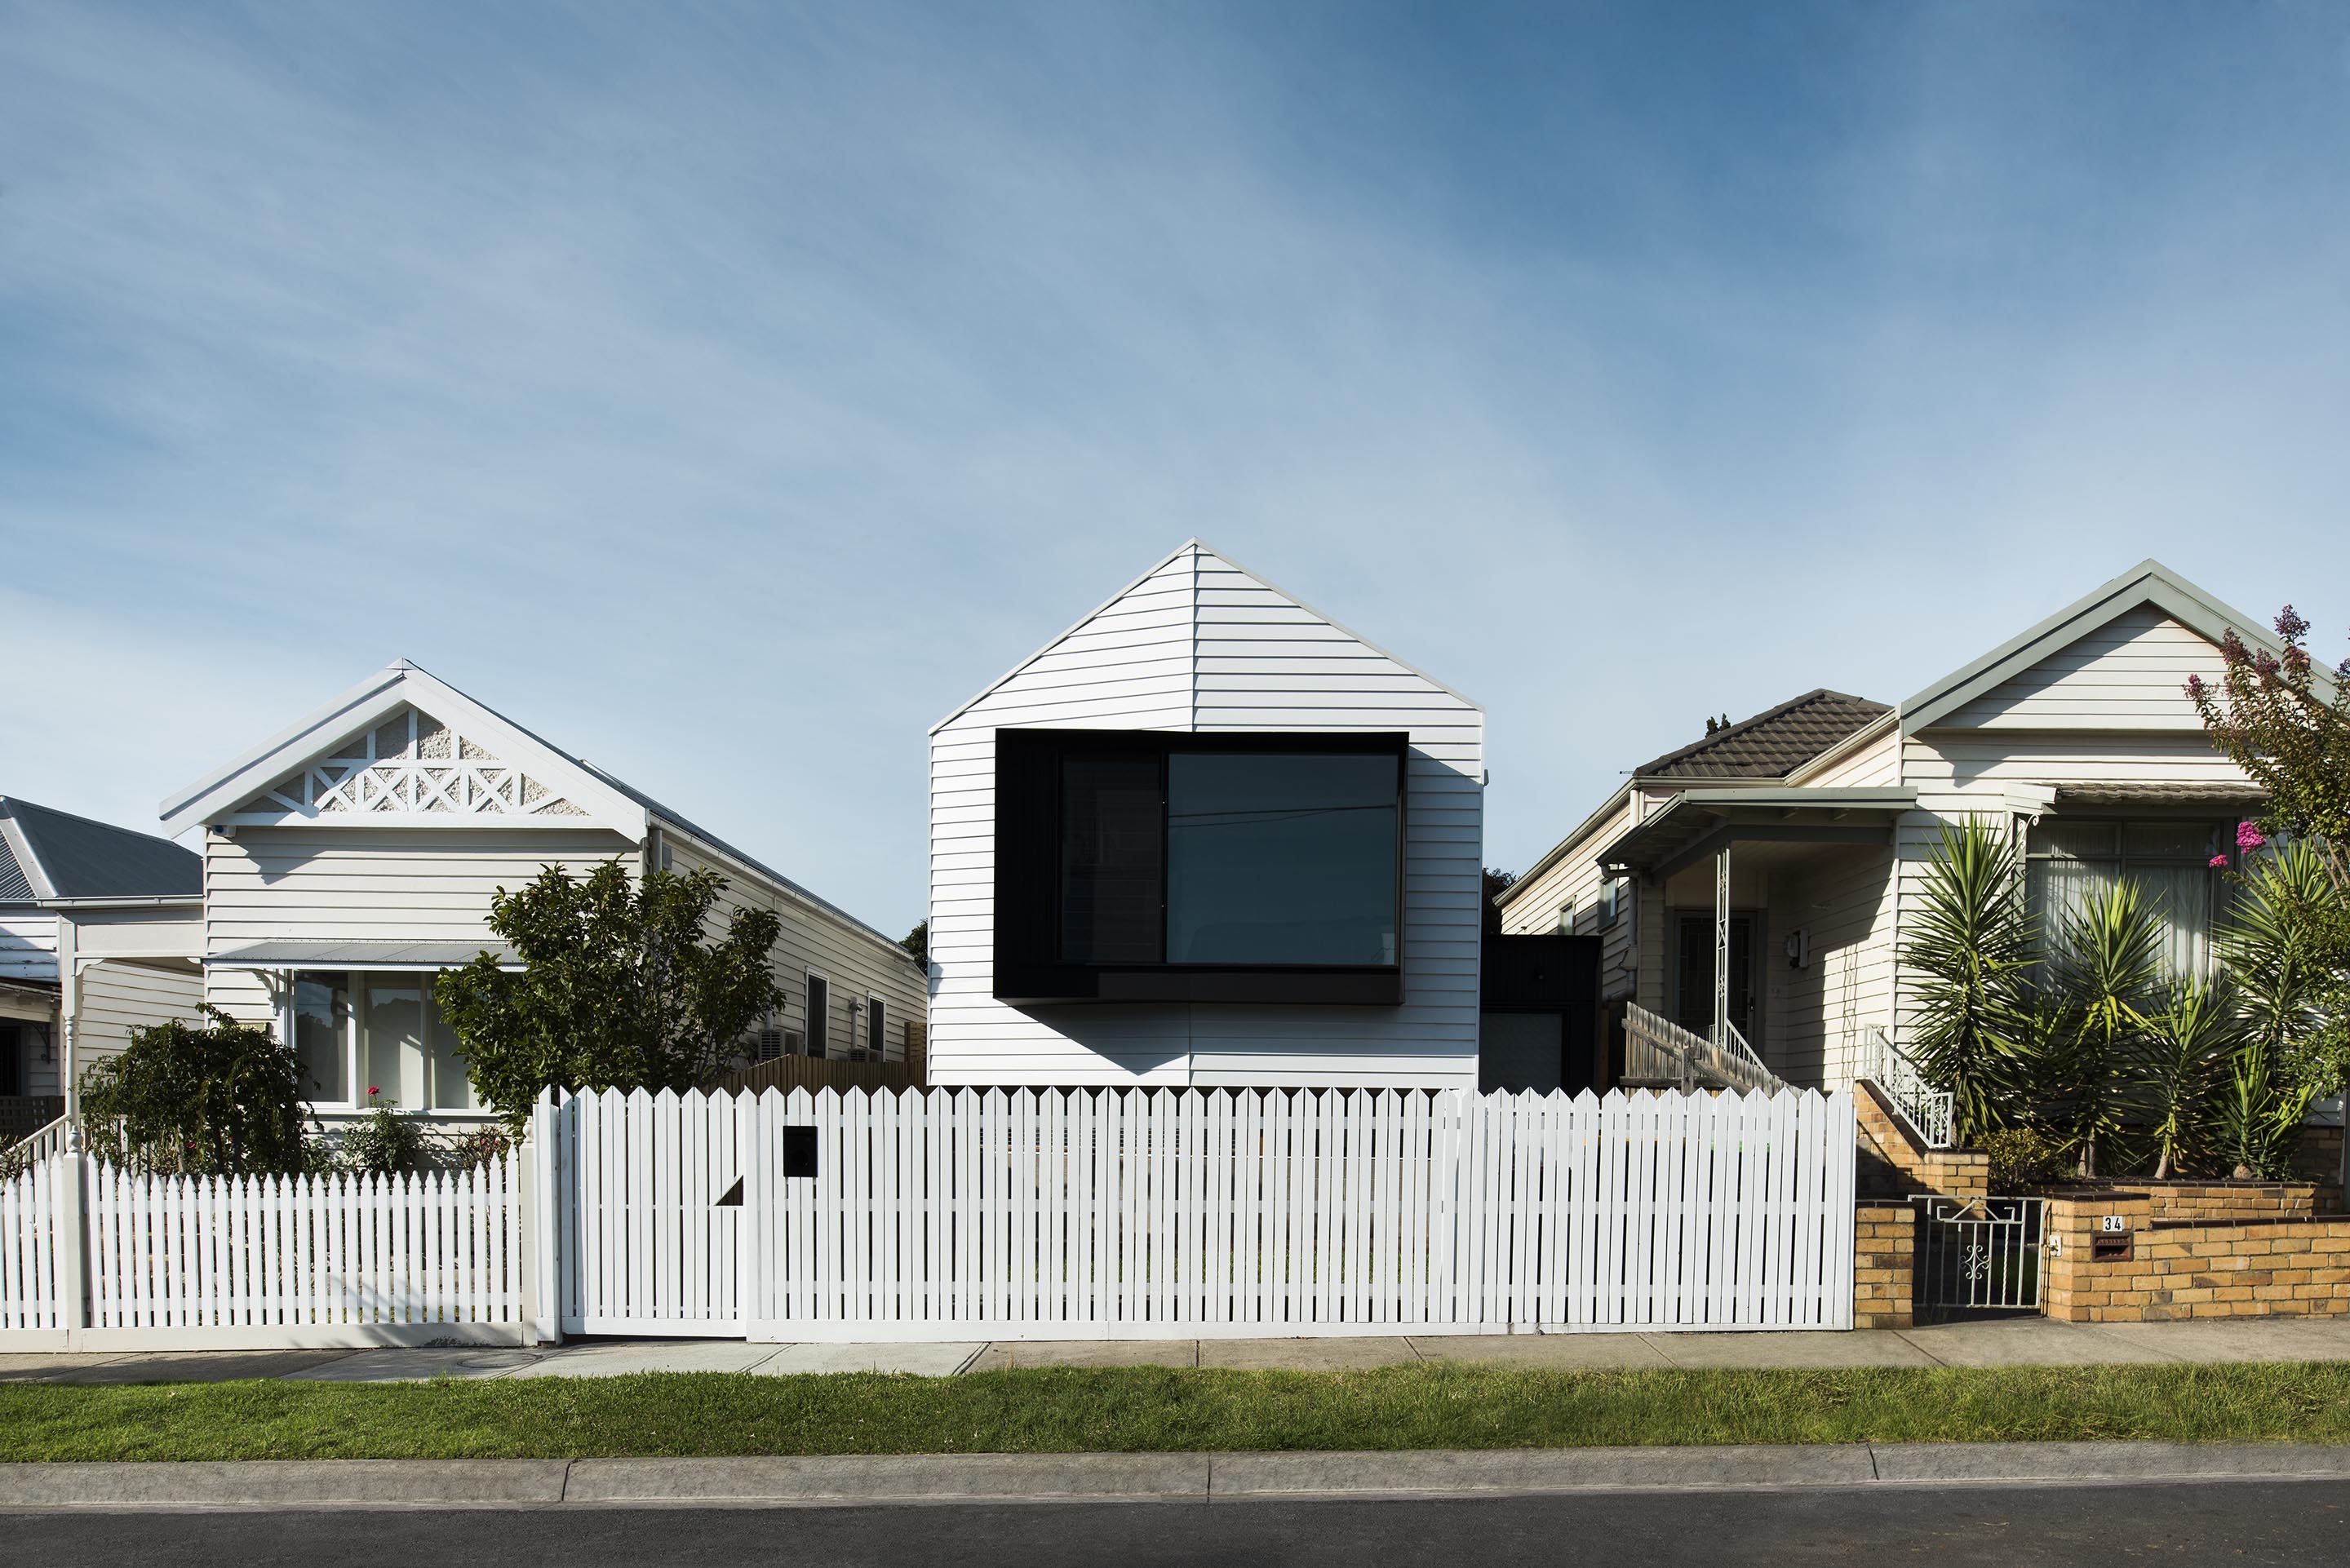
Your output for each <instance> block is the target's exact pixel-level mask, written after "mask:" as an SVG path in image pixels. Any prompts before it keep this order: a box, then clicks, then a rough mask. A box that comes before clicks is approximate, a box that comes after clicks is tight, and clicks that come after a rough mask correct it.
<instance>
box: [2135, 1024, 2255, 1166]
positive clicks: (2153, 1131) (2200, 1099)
mask: <svg viewBox="0 0 2350 1568" xmlns="http://www.w3.org/2000/svg"><path fill="white" fill-rule="evenodd" d="M2243 1042H2244V1028H2243V1023H2242V1022H2241V1015H2240V1013H2239V1012H2238V1009H2237V1004H2236V999H2235V997H2234V995H2233V988H2232V987H2230V985H2229V984H2228V982H2227V981H2224V980H2216V979H2213V980H2207V979H2202V978H2195V979H2190V980H2187V981H2179V982H2178V983H2177V984H2175V985H2174V986H2173V987H2172V988H2171V990H2170V992H2169V994H2168V998H2167V999H2166V1001H2165V1002H2164V1005H2163V1006H2162V1008H2161V1010H2160V1011H2159V1012H2156V1013H2155V1014H2154V1015H2153V1016H2152V1017H2151V1018H2150V1019H2149V1020H2148V1021H2147V1034H2146V1053H2145V1075H2146V1076H2145V1082H2146V1095H2147V1103H2146V1115H2147V1137H2148V1138H2149V1139H2150V1141H2151V1142H2152V1144H2153V1146H2154V1149H2155V1164H2154V1176H2155V1179H2156V1180H2158V1181H2159V1180H2161V1179H2164V1178H2166V1177H2169V1176H2176V1175H2177V1174H2178V1172H2179V1171H2180V1170H2181V1169H2182V1168H2184V1167H2185V1165H2186V1163H2187V1161H2188V1160H2189V1158H2192V1157H2194V1156H2195V1155H2197V1154H2198V1153H2199V1151H2200V1150H2201V1148H2202V1147H2203V1146H2204V1145H2205V1144H2206V1143H2207V1142H2208V1141H2209V1133H2210V1122H2211V1119H2212V1118H2211V1107H2212V1105H2213V1102H2214V1097H2215V1094H2216V1091H2217V1090H2218V1088H2219V1086H2220V1082H2221V1080H2222V1079H2223V1078H2225V1077H2226V1076H2227V1075H2228V1069H2229V1064H2230V1062H2231V1061H2233V1060H2234V1058H2235V1056H2236V1054H2237V1052H2238V1051H2239V1049H2240V1048H2241V1046H2242V1044H2243Z"/></svg>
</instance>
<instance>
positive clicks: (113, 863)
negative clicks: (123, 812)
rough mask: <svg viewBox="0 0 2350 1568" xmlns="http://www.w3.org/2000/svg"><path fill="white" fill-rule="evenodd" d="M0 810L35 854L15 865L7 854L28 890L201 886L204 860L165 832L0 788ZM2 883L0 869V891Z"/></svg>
mask: <svg viewBox="0 0 2350 1568" xmlns="http://www.w3.org/2000/svg"><path fill="white" fill-rule="evenodd" d="M0 815H5V816H6V817H7V818H8V820H9V821H10V822H11V823H13V824H14V825H15V827H16V833H17V835H18V836H19V838H20V840H21V842H22V843H23V844H24V846H25V847H26V849H27V850H28V851H29V852H30V854H31V857H32V858H33V860H34V861H35V864H34V865H31V866H21V865H17V864H16V857H14V856H9V857H7V859H8V867H9V869H11V870H13V871H14V872H15V874H16V878H17V879H18V880H19V881H21V882H22V883H23V884H24V886H25V888H26V894H27V895H28V896H30V897H32V898H40V899H48V898H193V897H196V896H198V895H200V894H202V893H203V890H204V880H203V861H202V860H201V859H199V858H198V857H196V856H195V854H194V853H193V852H192V851H190V850H186V849H182V848H181V847H180V846H178V845H176V844H174V843H172V841H171V840H170V839H168V838H158V837H156V836H154V835H153V834H151V833H134V832H132V831H131V830H130V828H127V827H117V826H114V825H113V824H112V823H107V822H93V821H91V820H90V819H89V818H88V817H86V816H76V815H73V814H72V813H70V812H64V811H55V810H52V809H50V808H49V807H47V806H46V805H34V804H33V803H32V802H31V801H28V800H16V799H12V798H9V797H6V796H0ZM6 886H7V883H6V879H5V873H0V897H5V888H6Z"/></svg>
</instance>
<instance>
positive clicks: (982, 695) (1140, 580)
mask: <svg viewBox="0 0 2350 1568" xmlns="http://www.w3.org/2000/svg"><path fill="white" fill-rule="evenodd" d="M1200 548H1202V546H1201V544H1200V541H1199V540H1197V539H1186V540H1184V541H1183V543H1182V544H1180V545H1177V546H1176V547H1175V548H1174V549H1172V550H1170V551H1168V552H1167V554H1165V555H1163V556H1159V559H1157V560H1156V561H1153V562H1152V563H1151V564H1150V567H1149V570H1148V571H1146V572H1144V573H1143V574H1142V575H1141V576H1139V577H1137V578H1135V579H1134V580H1133V581H1132V582H1130V583H1128V584H1127V585H1126V587H1122V588H1120V589H1118V592H1116V593H1114V594H1112V595H1110V597H1107V598H1106V599H1104V600H1102V602H1101V603H1099V604H1097V605H1096V606H1094V607H1093V608H1091V609H1089V610H1087V612H1086V613H1085V614H1083V615H1081V616H1079V617H1078V618H1076V620H1074V621H1072V622H1070V623H1069V624H1068V625H1067V626H1065V627H1063V628H1061V629H1060V630H1059V631H1058V632H1057V633H1055V635H1054V636H1052V637H1049V638H1047V639H1045V641H1044V643H1043V644H1042V645H1040V646H1039V647H1038V648H1037V649H1036V650H1035V652H1034V653H1031V654H1030V655H1029V656H1028V657H1027V658H1025V659H1022V660H1021V661H1020V662H1019V663H1017V664H1015V665H1014V666H1013V667H1012V668H1011V669H1009V670H1005V671H1004V672H1003V674H1001V675H999V676H997V677H996V678H995V679H994V680H991V681H989V682H988V683H987V684H986V685H984V686H983V687H981V688H980V689H979V690H978V691H974V692H972V694H971V695H970V697H968V698H966V699H965V700H964V701H962V704H961V705H960V706H958V707H957V708H956V709H955V711H953V712H951V713H950V714H948V715H947V716H946V717H945V718H943V719H941V720H940V721H939V722H937V723H935V724H933V725H931V728H930V732H931V734H933V735H935V734H937V733H938V732H940V731H941V730H943V729H945V728H946V727H947V726H948V725H950V724H951V723H953V722H955V721H956V720H957V719H960V718H962V716H963V715H964V714H965V713H968V712H970V711H972V709H973V708H976V707H978V706H979V705H980V704H981V703H982V702H983V701H986V700H987V699H988V697H989V696H990V695H992V694H993V692H994V691H996V690H997V689H998V688H1000V687H1001V686H1003V684H1004V682H1006V681H1008V680H1012V679H1013V678H1014V676H1016V675H1018V674H1019V673H1020V672H1021V671H1022V670H1025V669H1027V668H1028V667H1029V666H1030V665H1032V664H1034V663H1035V662H1036V661H1037V660H1038V659H1042V658H1044V657H1045V655H1046V654H1048V653H1050V652H1052V651H1053V649H1056V648H1058V647H1060V646H1061V644H1063V643H1065V642H1066V641H1068V640H1069V639H1070V638H1072V637H1074V636H1076V634H1077V633H1078V632H1080V631H1082V630H1084V629H1085V628H1086V627H1087V625H1089V624H1090V623H1092V622H1093V621H1096V620H1097V619H1099V618H1101V616H1102V614H1103V612H1105V611H1106V610H1107V609H1108V608H1109V607H1110V606H1112V605H1114V604H1116V603H1118V600H1120V599H1122V598H1124V597H1126V596H1127V595H1128V594H1130V593H1132V592H1133V591H1134V590H1135V589H1137V588H1139V587H1141V586H1142V585H1143V584H1145V583H1147V582H1149V580H1150V579H1151V578H1153V577H1155V576H1158V575H1159V573H1160V572H1162V571H1164V570H1165V569H1166V568H1167V566H1169V564H1170V563H1171V562H1172V561H1174V560H1175V559H1176V557H1178V556H1186V555H1189V554H1191V552H1192V551H1194V550H1197V549H1200Z"/></svg>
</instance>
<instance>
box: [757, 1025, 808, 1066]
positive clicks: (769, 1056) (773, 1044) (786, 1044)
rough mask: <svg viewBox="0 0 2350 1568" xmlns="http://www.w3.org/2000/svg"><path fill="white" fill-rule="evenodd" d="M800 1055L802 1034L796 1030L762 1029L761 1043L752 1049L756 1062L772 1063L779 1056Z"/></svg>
mask: <svg viewBox="0 0 2350 1568" xmlns="http://www.w3.org/2000/svg"><path fill="white" fill-rule="evenodd" d="M798 1054H800V1032H799V1031H798V1030H796V1029H762V1030H760V1031H759V1042H758V1044H756V1045H754V1046H753V1047H752V1048H751V1060H753V1061H754V1062H772V1061H774V1060H775V1058H776V1057H778V1056H796V1055H798Z"/></svg>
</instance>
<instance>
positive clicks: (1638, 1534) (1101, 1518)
mask: <svg viewBox="0 0 2350 1568" xmlns="http://www.w3.org/2000/svg"><path fill="white" fill-rule="evenodd" d="M1887 1553H1892V1554H1895V1555H1896V1556H1897V1557H1898V1558H1906V1559H1908V1560H1910V1561H1915V1562H1922V1563H1995V1564H2001V1565H2002V1568H2017V1565H2029V1564H2038V1563H2050V1564H2058V1563H2061V1564H2066V1565H2068V1568H2086V1565H2095V1564H2104V1563H2131V1564H2140V1563H2149V1562H2177V1563H2198V1564H2199V1563H2205V1562H2210V1561H2220V1562H2227V1563H2241V1564H2255V1563H2341V1562H2345V1561H2350V1483H2345V1482H2341V1481H2334V1480H2328V1481H2288V1482H2269V1481H2237V1482H2210V1483H2199V1484H2189V1485H2181V1484H2178V1483H2175V1482H2172V1483H2165V1484H2162V1485H2158V1486H2156V1485H2144V1484H2137V1485H2129V1486H2046V1487H2040V1486H2032V1487H2017V1488H2005V1489H1974V1488H1969V1489H1964V1490H1960V1489H1917V1490H1904V1489H1900V1488H1895V1487H1887V1486H1873V1487H1867V1488H1860V1489H1853V1490H1807V1491H1778V1492H1740V1491H1705V1492H1680V1493H1647V1494H1627V1493H1609V1494H1585V1495H1579V1496H1568V1497H1546V1498H1511V1499H1490V1500H1486V1499H1481V1500H1465V1501H1451V1500H1448V1501H1391V1502H1351V1501H1349V1502H1234V1503H1222V1504H1216V1505H1212V1506H1211V1505H1207V1504H1202V1503H1134V1504H1118V1503H1099V1504H1095V1503H1087V1504H1066V1503H1037V1504H1023V1505H1014V1506H993V1505H991V1506H985V1507H965V1506H958V1505H941V1506H934V1507H899V1508H864V1507H859V1508H817V1509H748V1510H738V1509H719V1508H701V1509H672V1508H646V1509H587V1508H577V1507H570V1508H556V1509H537V1510H529V1509H517V1510H500V1511H478V1512H477V1511H452V1510H407V1511H357V1510H322V1511H314V1512H292V1511H287V1512H227V1511H224V1512H215V1513H160V1512H123V1513H93V1512H87V1511H81V1512H53V1513H17V1514H15V1515H13V1516H10V1517H7V1518H5V1519H0V1563H7V1564H14V1563H26V1564H36V1563H37V1564H41V1565H42V1568H61V1565H64V1564H76V1563H105V1564H109V1565H111V1568H130V1565H134V1564H145V1563H158V1564H162V1563H168V1564H171V1565H172V1568H191V1565H201V1564H211V1563H235V1564H240V1565H254V1568H259V1565H263V1564H275V1563H286V1564H298V1565H299V1568H317V1565H318V1564H319V1563H333V1564H335V1565H336V1568H371V1565H374V1564H384V1565H386V1568H419V1565H432V1564H444V1563H445V1564H474V1563H548V1564H559V1565H560V1568H602V1565H604V1564H619V1563H683V1564H699V1563H779V1564H802V1563H806V1564H809V1565H811V1568H817V1565H821V1568H835V1565H854V1564H863V1563H891V1564H928V1563H957V1564H986V1565H990V1568H993V1565H996V1564H1003V1565H1005V1568H1058V1565H1061V1564H1069V1565H1072V1568H1075V1565H1077V1564H1085V1565H1087V1568H1091V1565H1093V1564H1099V1563H1115V1564H1118V1565H1119V1568H1135V1565H1144V1564H1154V1563H1218V1564H1252V1563H1283V1564H1290V1563H1297V1564H1321V1563H1329V1564H1333V1565H1334V1568H1337V1565H1343V1568H1367V1565H1376V1568H1408V1565H1414V1564H1420V1563H1428V1564H1440V1565H1442V1568H1463V1565H1464V1564H1469V1563H1518V1562H1534V1563H1595V1564H1607V1568H1648V1565H1649V1564H1666V1563H1721V1562H1732V1561H1734V1562H1738V1563H1789V1562H1804V1561H1823V1560H1824V1561H1830V1562H1835V1561H1847V1560H1849V1561H1866V1562H1876V1561H1880V1560H1882V1559H1883V1558H1884V1557H1885V1556H1886V1555H1887Z"/></svg>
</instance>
